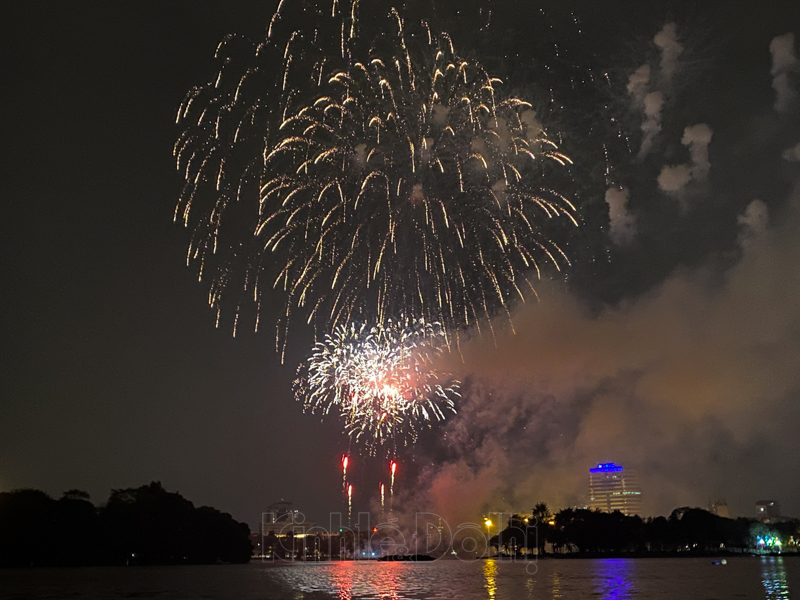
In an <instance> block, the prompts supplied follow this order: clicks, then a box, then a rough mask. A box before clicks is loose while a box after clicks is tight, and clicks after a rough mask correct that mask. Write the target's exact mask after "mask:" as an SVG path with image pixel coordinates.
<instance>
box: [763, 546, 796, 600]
mask: <svg viewBox="0 0 800 600" xmlns="http://www.w3.org/2000/svg"><path fill="white" fill-rule="evenodd" d="M761 583H763V584H764V592H765V593H766V597H767V598H768V599H769V600H772V599H773V598H780V599H781V600H785V599H787V598H789V584H788V583H787V582H786V568H785V567H784V565H783V558H782V557H780V556H778V557H775V556H764V557H762V558H761Z"/></svg>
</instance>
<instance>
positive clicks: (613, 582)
mask: <svg viewBox="0 0 800 600" xmlns="http://www.w3.org/2000/svg"><path fill="white" fill-rule="evenodd" d="M597 562H598V563H599V568H598V569H597V571H596V577H595V582H596V586H597V592H598V594H599V595H600V597H601V598H602V599H603V600H626V599H627V598H631V597H633V591H634V590H633V582H632V577H633V566H634V563H633V561H630V560H625V559H622V558H607V559H603V560H599V561H597Z"/></svg>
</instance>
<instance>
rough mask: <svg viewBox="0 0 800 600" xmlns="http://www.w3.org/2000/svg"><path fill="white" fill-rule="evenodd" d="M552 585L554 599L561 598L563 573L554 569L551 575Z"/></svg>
mask: <svg viewBox="0 0 800 600" xmlns="http://www.w3.org/2000/svg"><path fill="white" fill-rule="evenodd" d="M550 578H551V580H552V581H551V582H550V585H551V587H552V588H553V600H558V599H559V598H561V574H560V573H559V572H558V571H553V573H552V575H551V576H550Z"/></svg>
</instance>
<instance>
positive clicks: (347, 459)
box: [342, 454, 350, 492]
mask: <svg viewBox="0 0 800 600" xmlns="http://www.w3.org/2000/svg"><path fill="white" fill-rule="evenodd" d="M349 462H350V457H349V456H347V454H342V492H344V491H346V490H347V463H349Z"/></svg>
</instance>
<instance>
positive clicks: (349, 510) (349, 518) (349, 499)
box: [347, 483, 353, 527]
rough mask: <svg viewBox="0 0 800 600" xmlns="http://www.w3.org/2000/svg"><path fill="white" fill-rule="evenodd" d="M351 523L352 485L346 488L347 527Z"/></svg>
mask: <svg viewBox="0 0 800 600" xmlns="http://www.w3.org/2000/svg"><path fill="white" fill-rule="evenodd" d="M352 521H353V484H352V483H351V484H350V485H348V486H347V526H348V527H349V526H350V525H351V524H352Z"/></svg>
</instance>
